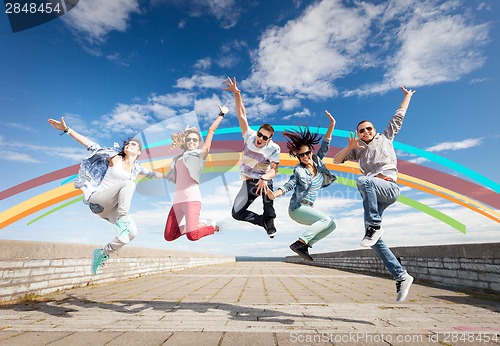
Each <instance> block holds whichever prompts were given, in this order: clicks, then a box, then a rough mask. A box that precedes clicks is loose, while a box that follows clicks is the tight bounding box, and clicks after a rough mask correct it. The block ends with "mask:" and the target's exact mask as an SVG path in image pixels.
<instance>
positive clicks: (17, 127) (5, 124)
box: [1, 123, 37, 132]
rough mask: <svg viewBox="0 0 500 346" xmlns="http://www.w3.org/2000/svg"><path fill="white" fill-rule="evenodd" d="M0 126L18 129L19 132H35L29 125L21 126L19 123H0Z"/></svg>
mask: <svg viewBox="0 0 500 346" xmlns="http://www.w3.org/2000/svg"><path fill="white" fill-rule="evenodd" d="M1 126H7V127H11V128H13V129H19V130H24V131H28V132H37V131H36V130H35V129H34V128H32V127H30V126H29V125H26V124H21V123H1Z"/></svg>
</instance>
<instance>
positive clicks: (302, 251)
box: [290, 240, 313, 261]
mask: <svg viewBox="0 0 500 346" xmlns="http://www.w3.org/2000/svg"><path fill="white" fill-rule="evenodd" d="M308 247H309V246H308V245H307V244H304V243H303V242H301V241H300V240H297V241H296V242H295V243H293V244H292V245H290V250H292V251H293V252H295V253H296V254H297V255H299V256H300V257H301V258H302V259H304V260H306V261H313V258H312V257H311V255H309V251H308Z"/></svg>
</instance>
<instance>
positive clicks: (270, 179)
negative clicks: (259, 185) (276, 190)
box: [260, 177, 271, 181]
mask: <svg viewBox="0 0 500 346" xmlns="http://www.w3.org/2000/svg"><path fill="white" fill-rule="evenodd" d="M260 180H264V181H269V180H271V179H264V178H262V177H260Z"/></svg>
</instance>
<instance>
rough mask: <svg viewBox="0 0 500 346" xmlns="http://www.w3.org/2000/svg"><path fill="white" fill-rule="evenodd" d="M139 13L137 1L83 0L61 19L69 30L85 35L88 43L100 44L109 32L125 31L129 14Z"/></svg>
mask: <svg viewBox="0 0 500 346" xmlns="http://www.w3.org/2000/svg"><path fill="white" fill-rule="evenodd" d="M140 12H141V11H140V9H139V2H138V0H113V1H101V0H85V1H80V2H79V3H78V6H75V7H74V8H73V9H72V10H71V11H70V12H68V13H67V14H66V15H65V16H63V17H62V19H63V21H64V22H65V23H66V25H67V26H68V27H69V28H71V29H72V30H75V31H76V32H78V33H81V34H83V35H86V37H85V39H86V40H87V41H88V42H90V43H102V42H103V41H104V40H105V38H106V35H107V34H108V33H110V32H111V31H120V32H124V31H125V30H127V26H128V21H129V19H130V16H131V14H133V13H140Z"/></svg>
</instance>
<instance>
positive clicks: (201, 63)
mask: <svg viewBox="0 0 500 346" xmlns="http://www.w3.org/2000/svg"><path fill="white" fill-rule="evenodd" d="M210 66H212V59H211V58H208V57H207V58H204V59H199V60H198V61H196V63H195V64H194V67H195V68H197V69H200V70H207V69H209V68H210Z"/></svg>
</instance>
